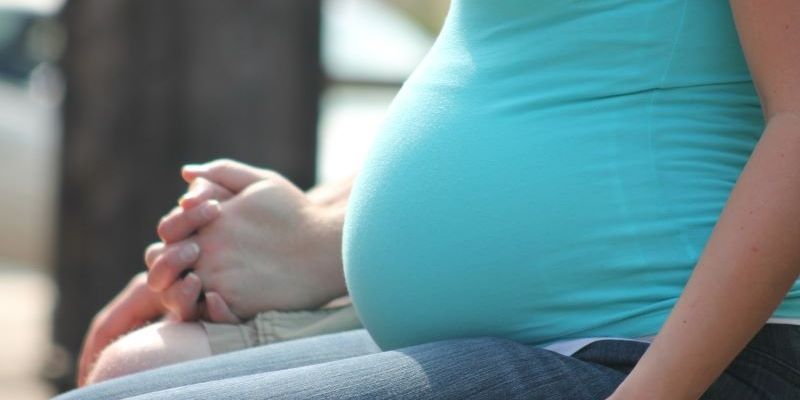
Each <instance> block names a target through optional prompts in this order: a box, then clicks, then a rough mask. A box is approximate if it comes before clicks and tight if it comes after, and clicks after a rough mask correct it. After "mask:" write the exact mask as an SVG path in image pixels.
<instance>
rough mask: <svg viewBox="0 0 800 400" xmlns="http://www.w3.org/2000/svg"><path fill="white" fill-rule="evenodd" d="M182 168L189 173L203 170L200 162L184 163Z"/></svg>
mask: <svg viewBox="0 0 800 400" xmlns="http://www.w3.org/2000/svg"><path fill="white" fill-rule="evenodd" d="M183 170H184V171H186V172H190V173H199V172H203V170H204V167H203V166H202V165H200V164H186V165H184V166H183Z"/></svg>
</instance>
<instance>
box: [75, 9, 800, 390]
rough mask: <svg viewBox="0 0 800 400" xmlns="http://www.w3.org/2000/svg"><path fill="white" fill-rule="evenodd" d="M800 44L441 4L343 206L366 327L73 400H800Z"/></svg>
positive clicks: (784, 15)
mask: <svg viewBox="0 0 800 400" xmlns="http://www.w3.org/2000/svg"><path fill="white" fill-rule="evenodd" d="M797 43H800V3H798V2H796V1H795V0H774V1H769V2H766V1H765V2H755V1H747V0H732V1H730V3H729V2H727V1H723V0H707V1H706V0H702V1H700V0H660V1H656V0H647V1H627V0H591V1H573V2H549V1H525V0H504V1H486V0H453V2H452V5H451V10H450V13H449V15H448V17H447V21H446V23H445V26H444V28H443V30H442V33H441V34H440V36H439V38H438V40H437V41H436V43H435V45H434V47H433V49H432V50H431V51H430V53H429V54H428V56H427V57H426V59H425V60H424V61H423V62H422V64H421V65H420V66H419V67H418V69H417V70H416V71H415V72H414V74H413V75H412V76H411V77H410V78H409V80H408V81H407V82H406V84H405V85H404V86H403V88H402V90H401V91H400V93H399V94H398V96H397V98H396V99H395V101H394V103H393V104H392V106H391V110H390V113H389V116H388V118H387V120H386V122H385V125H384V127H383V130H382V132H380V134H379V136H378V138H377V139H376V143H375V145H374V147H373V149H372V151H371V154H370V156H369V157H368V159H367V161H366V163H365V165H364V167H363V170H362V171H361V173H360V175H359V176H358V178H357V182H356V184H355V186H354V187H353V190H352V192H351V195H350V197H349V204H348V208H347V217H346V219H345V222H344V227H343V240H342V245H343V247H342V249H343V258H344V274H345V278H346V282H347V289H348V290H349V294H350V296H351V297H352V299H353V302H354V305H355V307H356V310H357V312H358V315H359V317H360V318H361V320H362V322H363V324H364V326H365V327H366V331H363V330H362V331H352V332H349V333H342V334H334V335H328V336H320V337H316V338H311V339H304V340H298V341H291V342H286V343H282V344H277V345H269V346H265V347H262V348H257V349H251V350H246V351H243V352H236V353H231V354H227V355H222V356H217V357H212V358H208V359H206V360H200V361H196V362H192V363H185V364H178V365H175V366H171V367H166V368H162V369H157V370H153V371H151V372H145V373H141V374H135V375H131V376H129V377H125V378H122V379H117V380H112V381H108V382H104V383H101V384H98V385H94V386H90V387H88V388H86V389H83V390H80V391H76V392H73V393H71V394H68V395H67V397H70V396H75V397H76V398H110V397H114V396H133V395H139V396H141V397H137V398H142V399H156V398H168V399H182V398H187V399H189V398H202V397H209V398H216V397H229V398H365V399H372V398H436V399H439V398H453V399H463V398H536V399H604V398H613V399H643V398H647V399H694V398H699V397H701V396H703V398H707V399H760V398H772V399H793V398H800V367H798V365H800V326H798V325H800V284H798V283H797V282H796V279H797V277H798V273H800V245H798V243H800V161H799V160H800V47H798V45H797ZM221 218H225V210H224V209H223V210H222V216H221ZM340 228H341V227H340ZM231 275H233V274H231ZM229 279H234V278H229ZM240 279H245V278H243V277H242V278H240ZM203 284H204V285H209V284H210V282H203ZM265 284H267V283H265ZM222 295H223V297H226V296H225V294H224V293H222ZM253 296H258V294H253ZM225 300H226V301H229V302H230V303H231V306H232V308H233V309H235V308H236V304H235V303H236V301H231V299H230V298H226V299H225ZM367 332H368V334H367ZM373 340H374V343H375V344H377V346H378V347H375V344H373V342H372V341H373Z"/></svg>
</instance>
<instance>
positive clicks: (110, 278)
mask: <svg viewBox="0 0 800 400" xmlns="http://www.w3.org/2000/svg"><path fill="white" fill-rule="evenodd" d="M319 7H320V6H319V0H296V1H287V0H239V1H215V0H169V1H165V0H70V1H68V2H67V4H66V6H65V9H64V11H63V14H62V19H63V22H64V25H65V27H66V31H67V35H68V46H67V50H66V53H65V55H64V58H63V60H62V67H63V70H64V74H65V78H66V84H67V96H66V99H65V103H64V108H63V121H64V142H63V150H62V160H61V166H62V172H61V174H62V187H61V199H60V213H59V214H60V215H59V228H58V233H59V240H58V248H57V256H56V257H57V259H56V275H57V281H58V287H59V290H60V294H59V302H58V307H57V310H56V315H55V328H54V329H55V332H54V336H55V341H56V343H57V344H59V345H61V346H63V347H64V348H65V349H67V350H68V352H69V353H70V355H71V356H73V357H75V356H77V354H78V351H79V349H80V344H81V341H82V338H83V335H84V333H85V331H86V328H87V326H88V324H89V322H90V320H91V318H92V316H94V314H95V313H96V312H97V311H98V310H99V309H100V308H101V307H102V306H103V305H105V304H106V303H107V302H108V301H109V300H110V299H111V298H112V297H113V295H114V294H116V293H117V292H119V290H120V289H121V288H122V287H123V286H124V285H125V283H127V281H128V280H129V279H130V278H131V277H132V276H133V275H134V274H135V273H136V272H138V271H142V270H143V269H144V268H145V267H144V263H143V261H142V254H143V249H144V248H145V246H146V245H147V244H148V243H150V242H153V241H155V240H156V239H157V238H156V236H155V225H156V223H157V221H158V219H159V217H160V216H161V215H163V214H165V213H166V212H167V211H169V209H170V208H171V207H173V206H174V205H175V201H176V199H177V197H178V196H179V194H180V193H181V192H183V191H184V190H185V184H184V183H183V182H182V181H181V180H180V177H179V168H180V166H181V165H183V164H185V163H189V162H204V161H209V160H211V159H214V158H220V157H230V158H235V159H239V160H242V161H245V162H248V163H252V164H255V165H260V166H266V167H269V168H273V169H275V170H277V171H279V172H282V173H284V174H285V175H287V176H288V177H289V178H290V179H292V180H293V181H295V182H296V183H298V184H299V185H301V186H304V187H307V186H310V185H311V184H312V183H313V180H314V170H315V168H314V159H315V155H316V154H315V153H316V123H317V99H318V94H319V91H320V85H321V82H322V79H321V73H320V64H319V34H320V32H319V22H320V21H319V18H320V15H319V12H320V8H319ZM73 361H74V360H73ZM73 365H74V363H73ZM73 379H74V372H71V373H69V374H68V376H63V377H61V378H59V379H58V381H57V383H58V384H59V386H60V389H61V390H64V389H67V388H69V387H70V386H71V384H72V382H73Z"/></svg>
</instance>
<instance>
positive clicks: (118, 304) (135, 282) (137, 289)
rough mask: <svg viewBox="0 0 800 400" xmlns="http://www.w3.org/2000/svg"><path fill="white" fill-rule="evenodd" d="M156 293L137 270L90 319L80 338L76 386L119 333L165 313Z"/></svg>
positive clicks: (83, 380) (81, 381) (122, 333)
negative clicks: (82, 339)
mask: <svg viewBox="0 0 800 400" xmlns="http://www.w3.org/2000/svg"><path fill="white" fill-rule="evenodd" d="M164 312H165V310H164V308H163V307H161V302H160V300H159V294H158V293H156V292H154V291H153V290H151V289H150V288H148V287H147V277H146V275H145V274H144V273H140V274H138V275H136V276H134V277H133V279H131V281H130V283H128V286H126V287H125V289H123V290H122V292H120V293H119V294H118V295H117V297H115V298H114V300H112V301H111V303H109V304H108V305H107V306H105V307H104V308H103V309H102V310H100V312H99V313H98V314H97V315H96V316H95V317H94V320H92V324H91V325H90V326H89V332H88V333H87V334H86V338H85V339H84V341H83V349H82V350H81V355H80V360H79V362H78V386H83V385H84V383H85V382H86V377H87V376H88V374H89V371H90V369H91V367H92V364H93V363H94V362H95V360H96V359H97V356H98V355H99V354H100V352H101V351H102V350H103V349H104V348H106V346H108V345H109V344H110V343H111V342H112V341H114V340H115V339H117V338H118V337H120V336H122V335H124V334H126V333H128V332H130V331H132V330H134V329H136V328H138V327H140V326H142V325H144V324H146V323H148V322H150V321H153V320H155V319H157V318H160V317H161V316H163V315H164Z"/></svg>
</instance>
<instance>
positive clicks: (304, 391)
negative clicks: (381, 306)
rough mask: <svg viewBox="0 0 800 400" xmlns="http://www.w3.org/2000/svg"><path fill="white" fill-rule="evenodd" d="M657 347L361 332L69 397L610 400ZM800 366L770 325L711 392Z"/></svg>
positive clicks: (797, 334) (758, 390)
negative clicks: (573, 347)
mask: <svg viewBox="0 0 800 400" xmlns="http://www.w3.org/2000/svg"><path fill="white" fill-rule="evenodd" d="M647 346H648V344H647V343H641V342H633V341H619V340H602V341H598V342H594V343H592V344H590V345H588V346H587V347H585V348H583V349H581V350H580V351H578V352H577V353H575V354H574V355H573V356H572V357H567V356H563V355H560V354H557V353H554V352H551V351H548V350H543V349H539V348H535V347H530V346H526V345H522V344H519V343H516V342H513V341H509V340H506V339H497V338H475V339H458V340H448V341H441V342H434V343H428V344H424V345H419V346H413V347H408V348H404V349H400V350H395V351H386V352H379V350H378V348H377V347H376V346H375V345H374V343H373V342H372V341H371V340H370V338H369V336H368V334H367V333H366V332H365V331H363V330H360V331H352V332H345V333H341V334H333V335H326V336H319V337H315V338H310V339H301V340H296V341H292V342H284V343H278V344H274V345H269V346H264V347H260V348H254V349H248V350H244V351H240V352H235V353H229V354H224V355H220V356H215V357H211V358H208V359H204V360H198V361H192V362H188V363H183V364H176V365H173V366H169V367H164V368H159V369H156V370H152V371H148V372H144V373H139V374H135V375H132V376H129V377H124V378H120V379H115V380H112V381H108V382H105V383H101V384H98V385H94V386H91V387H88V388H85V389H81V390H77V391H72V392H70V393H67V394H65V395H63V396H62V397H59V399H64V400H66V399H113V398H124V397H128V396H135V397H134V398H136V399H170V400H178V399H206V398H209V399H211V398H213V399H217V398H221V399H226V398H230V399H266V398H274V399H383V398H400V399H575V400H581V399H604V398H605V396H608V395H609V394H610V393H611V392H613V390H614V388H616V387H617V385H619V383H620V382H621V381H622V380H623V379H624V378H625V376H626V374H627V373H628V372H629V371H630V370H631V369H632V368H633V366H634V365H635V364H636V362H637V361H638V360H639V358H640V357H641V356H642V354H644V352H645V350H647ZM698 356H702V355H698ZM798 366H800V327H798V326H792V325H768V326H766V327H765V328H764V329H762V331H761V332H760V333H759V334H758V335H757V336H756V338H755V339H753V341H752V342H751V343H750V344H749V345H748V346H747V348H746V349H745V350H744V351H743V352H742V353H741V354H740V355H739V356H738V357H737V358H736V360H735V361H734V362H733V363H732V364H731V366H730V367H729V368H728V369H727V370H726V371H725V373H724V374H723V375H722V376H721V377H720V378H719V379H718V380H717V381H716V382H715V383H714V385H712V387H711V388H710V389H709V391H708V392H707V393H706V395H705V396H704V397H703V399H706V400H717V399H743V400H747V399H787V400H788V399H800V371H799V370H798Z"/></svg>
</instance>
